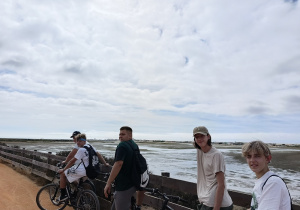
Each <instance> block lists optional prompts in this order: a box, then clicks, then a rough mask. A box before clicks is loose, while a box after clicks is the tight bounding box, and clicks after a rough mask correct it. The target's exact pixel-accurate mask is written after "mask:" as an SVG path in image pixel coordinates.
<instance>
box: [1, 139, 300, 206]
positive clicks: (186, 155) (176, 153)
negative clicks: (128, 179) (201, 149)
mask: <svg viewBox="0 0 300 210" xmlns="http://www.w3.org/2000/svg"><path fill="white" fill-rule="evenodd" d="M5 143H6V144H7V145H9V146H12V145H16V146H19V147H20V148H25V149H26V150H31V151H33V150H37V151H39V152H45V153H47V152H52V153H53V154H56V153H57V152H59V151H67V150H71V149H72V147H73V146H74V143H73V141H70V142H59V141H56V142H53V141H51V142H50V141H49V142H47V141H43V142H5ZM118 143H119V141H113V140H112V141H100V140H99V141H91V144H92V145H93V146H94V147H95V148H96V149H97V150H98V151H99V152H100V153H101V154H102V155H104V156H105V157H108V158H113V157H114V152H115V149H116V146H117V145H118ZM138 145H139V147H140V150H141V153H142V154H143V155H144V157H145V158H146V160H147V163H148V166H149V171H150V172H151V173H152V174H155V175H161V173H162V172H169V173H170V177H171V178H175V179H180V180H184V181H188V182H193V183H196V182H197V181H196V180H197V160H196V156H197V155H196V149H195V148H193V147H192V146H191V145H192V143H191V142H180V143H178V142H168V143H165V142H146V143H145V142H143V143H138ZM216 147H217V149H218V150H220V151H221V152H222V153H223V155H224V158H225V164H226V173H225V176H226V184H227V188H228V189H229V190H234V191H239V192H244V193H249V194H251V191H252V188H253V186H254V183H255V174H254V173H253V172H252V171H251V170H250V169H249V167H248V165H247V163H246V161H245V160H244V159H243V158H241V147H227V146H218V145H217V146H216ZM271 151H272V150H271ZM272 152H274V151H272ZM276 152H288V153H287V154H296V153H297V154H300V148H298V149H297V148H293V149H290V148H286V147H284V148H277V149H276ZM282 164H285V163H284V162H283V163H282ZM298 164H299V163H298ZM283 168H284V169H283ZM283 168H275V167H272V164H270V169H271V170H272V171H274V172H275V173H276V174H277V175H279V176H281V177H282V178H283V179H285V180H289V181H288V182H287V186H288V189H289V191H290V194H291V197H292V199H293V203H294V204H297V205H300V170H299V165H298V166H297V167H293V168H286V167H283Z"/></svg>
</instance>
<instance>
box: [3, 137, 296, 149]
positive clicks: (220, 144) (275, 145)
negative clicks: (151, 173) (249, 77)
mask: <svg viewBox="0 0 300 210" xmlns="http://www.w3.org/2000/svg"><path fill="white" fill-rule="evenodd" d="M72 141H73V139H28V138H0V142H10V143H11V142H72ZM88 141H89V142H114V141H119V139H88ZM134 141H136V142H138V143H143V142H144V143H149V142H153V143H161V144H168V143H192V141H169V140H145V139H143V140H140V139H134ZM245 143H247V142H236V141H235V142H212V144H213V145H214V146H215V147H218V148H222V147H226V148H230V147H233V148H237V147H242V145H244V144H245ZM267 144H268V145H269V146H270V147H271V148H300V144H279V143H267Z"/></svg>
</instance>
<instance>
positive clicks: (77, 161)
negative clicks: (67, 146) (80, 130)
mask: <svg viewBox="0 0 300 210" xmlns="http://www.w3.org/2000/svg"><path fill="white" fill-rule="evenodd" d="M85 145H90V144H89V142H88V141H86V143H85ZM79 148H80V147H78V145H77V144H76V143H75V146H74V148H73V149H77V150H78V149H79ZM80 162H81V160H78V159H77V160H76V162H75V164H74V165H78V164H79V163H80Z"/></svg>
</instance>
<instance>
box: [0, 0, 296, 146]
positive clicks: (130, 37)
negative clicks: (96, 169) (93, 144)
mask: <svg viewBox="0 0 300 210" xmlns="http://www.w3.org/2000/svg"><path fill="white" fill-rule="evenodd" d="M0 8H1V18H0V25H1V27H0V34H1V36H0V82H1V83H0V96H1V100H0V108H1V109H0V113H1V117H2V120H1V122H0V125H1V126H0V131H1V136H2V137H22V138H31V137H32V138H68V137H69V136H70V134H71V133H72V132H73V130H80V131H82V132H86V134H87V136H88V138H97V139H104V138H118V129H119V127H120V126H123V125H129V126H131V127H132V128H133V130H134V132H136V137H137V138H141V139H147V138H153V139H166V140H191V139H192V137H191V136H192V130H193V128H194V127H195V126H198V125H205V126H207V127H208V128H209V130H210V132H211V133H216V136H219V137H218V138H217V139H216V140H218V141H222V140H224V139H226V140H239V141H248V140H249V139H252V138H261V139H262V140H266V141H273V140H274V141H277V142H286V141H289V142H293V143H300V138H299V134H300V131H299V126H300V118H299V117H300V85H299V84H300V39H299V37H300V27H299V26H300V25H299V19H300V9H299V5H298V2H297V1H284V0H272V1H271V0H251V1H250V0H249V1H243V2H238V1H233V0H229V1H223V2H220V1H214V0H213V1H196V0H173V1H158V0H151V1H149V0H146V1H139V0H130V1H126V2H124V1H119V0H117V1H113V2H111V1H106V0H102V1H92V0H90V1H75V0H73V1H71V0H66V1H43V2H41V1H37V0H28V1H26V2H23V1H18V0H8V1H3V2H1V3H0ZM231 134H232V136H231ZM252 134H253V135H252ZM260 134H261V135H260ZM222 136H223V137H222ZM225 136H226V138H225ZM285 136H286V137H288V138H286V137H285Z"/></svg>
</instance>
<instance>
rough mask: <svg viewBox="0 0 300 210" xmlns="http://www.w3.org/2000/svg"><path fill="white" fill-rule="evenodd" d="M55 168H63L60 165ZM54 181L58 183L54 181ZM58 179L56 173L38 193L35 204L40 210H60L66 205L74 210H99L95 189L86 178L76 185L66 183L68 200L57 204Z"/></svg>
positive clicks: (58, 176) (58, 195) (58, 194)
mask: <svg viewBox="0 0 300 210" xmlns="http://www.w3.org/2000/svg"><path fill="white" fill-rule="evenodd" d="M57 166H58V167H59V168H63V166H62V165H61V164H60V163H59V164H57ZM56 179H57V180H58V181H55V180H56ZM59 179H60V174H59V173H58V172H56V173H55V175H54V177H53V179H52V182H51V183H50V184H47V185H45V186H43V187H42V188H41V189H40V190H39V191H38V193H37V196H36V203H37V206H38V207H39V208H40V209H41V210H62V209H64V208H65V207H66V206H67V205H68V206H71V207H73V208H74V209H76V210H86V209H89V210H92V209H93V210H100V203H99V200H98V197H97V195H96V194H95V192H96V188H95V186H94V184H93V182H91V181H90V180H89V179H87V177H82V178H80V180H79V183H78V184H76V183H69V182H67V187H66V191H67V196H68V198H67V200H65V201H63V202H58V201H57V200H58V198H59V197H60V187H59Z"/></svg>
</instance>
